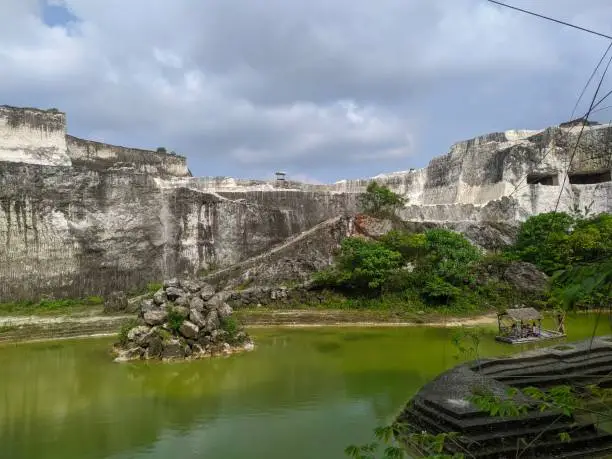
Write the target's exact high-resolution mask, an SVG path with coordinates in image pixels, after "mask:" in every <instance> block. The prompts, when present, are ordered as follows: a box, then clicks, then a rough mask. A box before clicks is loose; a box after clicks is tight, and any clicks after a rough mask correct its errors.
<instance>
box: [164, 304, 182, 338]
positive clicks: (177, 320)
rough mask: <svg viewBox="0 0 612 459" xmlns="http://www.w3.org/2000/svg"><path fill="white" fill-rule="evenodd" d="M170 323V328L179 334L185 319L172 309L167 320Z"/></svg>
mask: <svg viewBox="0 0 612 459" xmlns="http://www.w3.org/2000/svg"><path fill="white" fill-rule="evenodd" d="M166 320H167V322H168V328H169V329H170V330H172V331H173V332H174V333H175V334H178V332H179V329H180V328H181V325H182V324H183V321H184V320H185V317H183V315H181V313H179V312H178V311H177V310H176V309H175V308H170V310H169V311H168V318H167V319H166Z"/></svg>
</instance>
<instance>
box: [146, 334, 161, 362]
mask: <svg viewBox="0 0 612 459" xmlns="http://www.w3.org/2000/svg"><path fill="white" fill-rule="evenodd" d="M145 344H146V345H147V349H146V354H145V358H148V359H155V358H159V357H161V354H162V351H163V349H164V345H163V341H162V338H161V336H159V335H158V334H157V333H151V334H150V335H149V336H147V338H146V343H145Z"/></svg>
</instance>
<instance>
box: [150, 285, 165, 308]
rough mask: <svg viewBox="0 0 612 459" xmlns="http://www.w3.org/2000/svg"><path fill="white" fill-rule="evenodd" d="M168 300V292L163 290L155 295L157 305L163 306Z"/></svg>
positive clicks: (154, 300)
mask: <svg viewBox="0 0 612 459" xmlns="http://www.w3.org/2000/svg"><path fill="white" fill-rule="evenodd" d="M167 300H168V297H167V296H166V292H165V291H164V289H163V288H160V289H159V290H158V291H157V292H155V294H153V302H154V303H155V304H157V305H162V304H164V303H165V302H166V301H167Z"/></svg>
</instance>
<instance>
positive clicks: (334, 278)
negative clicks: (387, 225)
mask: <svg viewBox="0 0 612 459" xmlns="http://www.w3.org/2000/svg"><path fill="white" fill-rule="evenodd" d="M401 265H402V256H401V255H400V254H399V253H398V252H396V251H394V250H390V249H389V248H387V247H385V246H384V245H383V244H382V243H380V242H375V241H368V240H365V239H361V238H356V237H349V238H346V239H345V240H343V241H342V244H341V251H340V255H339V256H338V258H337V261H336V266H335V267H334V268H332V269H331V270H327V271H323V272H322V273H319V274H318V275H317V276H316V277H315V282H317V283H318V284H319V285H327V286H337V287H340V288H347V289H355V290H359V291H362V292H368V291H371V292H376V293H379V292H380V290H381V288H382V286H383V285H384V284H385V282H386V281H387V279H388V278H389V276H390V275H391V274H392V273H393V272H394V271H396V270H397V269H399V268H400V267H401Z"/></svg>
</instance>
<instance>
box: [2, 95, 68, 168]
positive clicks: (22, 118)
mask: <svg viewBox="0 0 612 459" xmlns="http://www.w3.org/2000/svg"><path fill="white" fill-rule="evenodd" d="M0 160H2V161H6V162H15V163H29V164H40V165H49V166H70V165H71V162H70V158H69V156H68V154H67V151H66V116H65V115H64V114H63V113H61V112H59V111H57V110H47V111H46V110H38V109H35V108H25V109H23V108H17V107H9V106H0Z"/></svg>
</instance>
